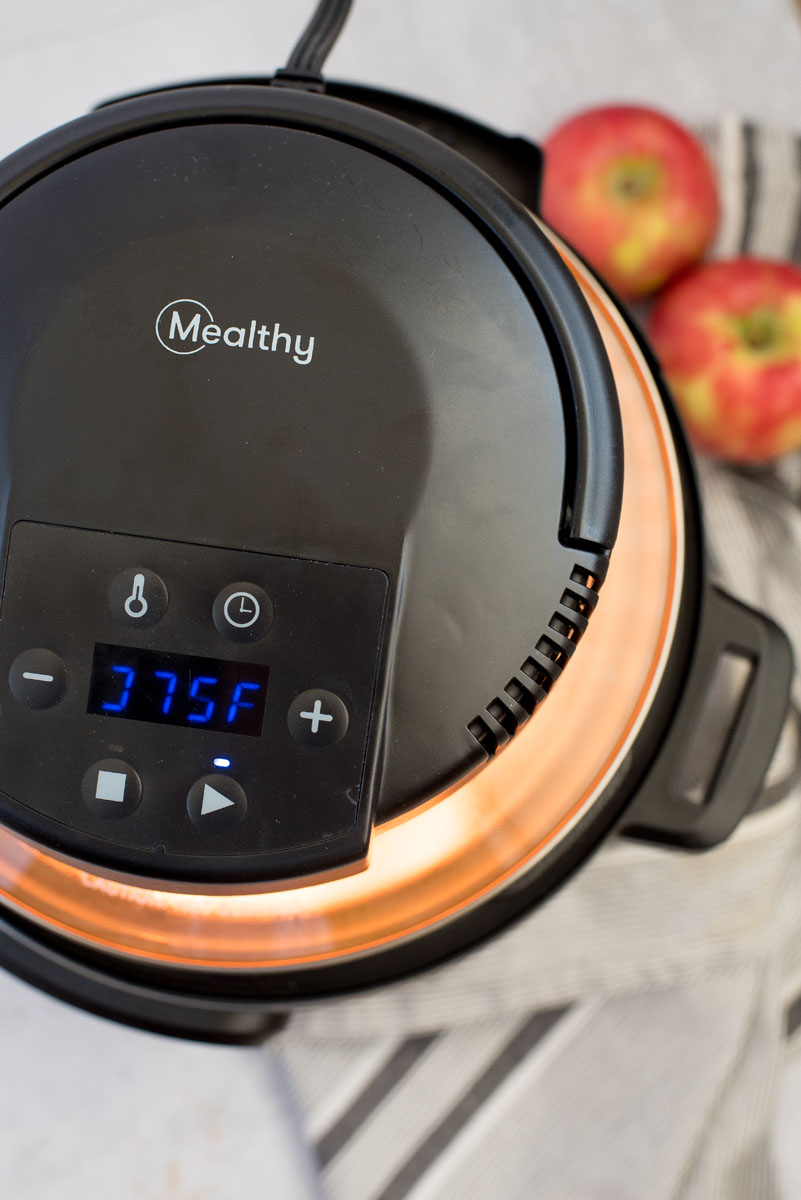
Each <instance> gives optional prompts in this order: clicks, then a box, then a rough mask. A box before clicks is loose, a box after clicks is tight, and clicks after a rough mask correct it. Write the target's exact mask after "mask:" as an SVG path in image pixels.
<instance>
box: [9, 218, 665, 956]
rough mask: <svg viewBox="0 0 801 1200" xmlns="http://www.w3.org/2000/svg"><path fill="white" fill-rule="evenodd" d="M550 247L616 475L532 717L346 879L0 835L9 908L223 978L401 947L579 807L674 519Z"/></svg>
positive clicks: (589, 794)
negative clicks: (610, 511) (609, 522)
mask: <svg viewBox="0 0 801 1200" xmlns="http://www.w3.org/2000/svg"><path fill="white" fill-rule="evenodd" d="M554 240H555V239H554ZM560 250H562V252H563V255H564V257H565V259H566V261H567V263H568V265H569V266H570V268H571V270H572V271H573V273H574V275H575V276H576V278H577V279H578V281H579V283H580V285H581V287H582V290H583V291H584V294H585V297H586V299H587V300H588V302H589V303H590V306H591V308H592V310H593V313H594V316H595V319H596V321H597V323H598V325H599V328H600V330H601V333H602V335H603V338H604V342H605V344H606V348H607V351H608V354H609V357H610V360H611V362H612V367H613V370H614V374H615V379H616V383H617V387H618V392H619V396H620V402H621V409H622V414H623V428H624V438H625V456H626V474H625V486H624V496H623V512H622V519H621V525H620V533H619V537H618V541H617V545H616V548H615V550H614V553H613V555H612V560H611V565H610V569H609V574H608V576H607V580H606V583H605V584H604V587H603V589H602V592H601V598H600V601H599V604H598V608H597V612H596V613H595V614H594V616H593V619H592V621H591V622H590V624H589V628H588V630H587V633H586V634H585V635H584V637H583V638H582V641H581V643H580V644H579V646H578V647H577V649H576V653H575V656H574V663H575V664H576V665H573V666H571V669H570V670H569V671H568V672H567V673H566V675H565V676H564V677H563V678H562V679H561V680H560V681H559V683H558V685H557V686H556V687H555V689H554V691H553V692H552V693H551V694H550V695H549V697H548V699H547V701H546V702H545V703H544V704H543V705H542V709H541V711H540V710H538V711H537V712H536V714H535V715H534V717H533V719H532V720H531V721H530V722H529V724H528V725H527V726H526V727H525V728H524V729H523V730H522V731H521V732H520V733H519V734H518V736H517V737H515V738H514V739H513V740H512V742H511V743H510V744H509V746H508V747H507V748H506V749H505V750H504V751H503V753H501V754H500V755H499V756H498V757H497V758H496V759H494V760H493V761H492V762H491V763H490V764H489V765H488V766H487V767H486V768H485V769H484V770H482V771H479V772H478V773H477V774H476V775H475V776H473V777H472V778H470V779H469V780H467V781H466V782H464V783H463V784H461V785H459V786H458V787H456V788H455V789H454V790H453V791H451V792H450V793H447V794H445V795H442V796H439V797H437V798H436V799H435V800H433V801H430V802H429V803H428V804H427V805H425V806H424V807H422V808H419V809H416V810H414V811H412V812H411V813H410V814H409V815H408V816H407V817H406V818H403V819H400V820H397V821H395V822H390V823H388V824H386V825H383V826H380V827H379V828H378V829H376V831H375V833H374V836H373V841H372V847H371V855H370V862H369V865H368V866H367V868H366V869H365V870H364V871H362V872H360V873H358V874H354V875H350V876H348V877H345V878H340V879H331V880H328V881H326V882H318V883H313V884H307V885H306V886H290V887H288V888H285V889H284V890H271V891H262V892H261V893H257V894H247V895H244V894H237V895H221V894H214V895H210V894H207V895H198V894H186V893H182V892H177V891H165V890H154V888H150V887H147V886H143V885H138V886H133V885H130V884H127V883H123V882H120V881H116V880H113V879H109V878H106V877H103V876H101V875H98V874H96V873H91V872H89V871H86V870H81V869H80V868H79V867H77V866H75V865H72V864H69V863H66V862H63V861H60V860H59V859H57V858H54V857H52V856H51V855H49V854H47V853H46V852H44V851H42V850H40V849H37V848H35V847H34V846H32V845H31V844H29V843H27V842H25V841H23V840H22V839H20V838H18V837H16V836H14V835H12V834H10V833H8V832H6V831H0V895H1V896H2V897H3V898H4V900H5V902H6V903H7V904H8V905H9V906H10V907H13V908H15V909H17V910H21V911H23V912H24V913H25V914H27V915H28V916H29V917H32V918H34V919H36V920H37V921H40V922H41V923H43V924H45V925H47V926H49V927H51V928H53V929H57V930H58V931H59V932H61V933H62V934H67V935H69V936H71V937H75V938H77V939H80V940H81V941H84V942H89V943H94V944H96V945H99V946H102V947H103V948H105V949H108V950H111V951H113V952H116V953H118V954H122V955H128V956H138V957H140V958H144V959H150V960H153V961H157V962H163V963H172V964H176V965H192V966H206V967H208V966H211V967H214V968H216V969H219V970H228V971H237V970H253V969H259V970H270V969H279V968H281V969H286V968H299V967H302V966H304V965H311V964H318V963H322V962H325V961H330V960H332V959H339V960H346V959H348V958H351V957H354V956H356V955H364V954H365V953H368V952H369V951H370V950H371V949H373V948H376V947H379V946H382V945H386V944H388V943H400V942H403V941H407V940H410V939H412V938H414V937H415V935H417V934H419V933H420V932H421V931H425V930H426V929H430V928H431V927H432V926H435V925H438V924H440V923H442V922H444V921H446V920H448V919H449V918H450V917H452V916H454V915H456V914H458V913H461V912H464V911H466V910H467V909H469V908H471V907H472V906H474V905H476V904H478V903H479V902H480V901H482V900H483V899H485V898H486V897H488V896H490V895H492V894H493V893H497V892H498V891H499V890H500V889H502V888H504V887H505V886H508V885H509V883H510V882H511V881H514V880H515V879H517V878H519V877H520V875H521V874H522V873H524V872H525V871H526V869H527V868H528V867H530V866H531V864H533V863H534V862H536V861H537V860H539V859H540V858H541V857H542V856H543V855H544V854H546V853H547V851H548V849H549V848H550V847H552V846H553V845H555V844H556V842H557V840H558V839H559V838H560V837H562V836H564V834H565V832H566V831H567V830H569V829H570V828H571V827H572V826H573V825H574V824H575V823H576V822H577V821H578V820H579V819H580V818H581V816H582V815H584V814H585V813H586V812H587V810H588V808H589V807H590V806H591V805H592V804H593V803H594V802H595V800H596V799H597V798H598V797H599V796H600V795H601V794H602V792H603V791H604V789H605V787H606V785H607V784H608V783H609V782H610V781H611V779H612V778H613V777H614V775H615V773H616V771H617V769H618V767H619V765H620V763H621V762H622V760H623V758H624V757H625V755H626V754H627V752H628V750H629V748H630V746H631V744H632V742H633V740H634V738H635V737H636V735H637V733H638V731H639V728H640V726H641V724H642V722H643V720H644V718H645V716H646V714H647V713H648V711H649V708H650V705H651V702H652V700H653V696H654V694H655V691H656V688H657V687H658V685H659V682H660V680H661V677H662V674H663V672H664V668H665V663H666V659H667V652H668V650H669V647H670V645H671V642H672V637H673V631H674V627H675V622H676V616H677V610H678V602H679V597H680V594H681V584H682V578H681V575H682V564H683V561H684V526H683V513H682V496H681V482H680V476H679V468H678V464H677V462H676V458H675V453H674V450H673V442H672V437H671V433H670V430H669V428H668V425H667V419H666V417H665V414H664V411H663V408H662V403H661V400H660V397H659V394H658V391H657V389H656V385H655V383H654V381H653V379H652V377H651V375H650V372H649V370H648V367H647V365H646V363H645V361H644V360H643V357H642V355H641V353H640V351H639V350H638V348H637V346H636V344H635V342H634V341H633V339H632V337H631V335H630V334H629V332H628V331H627V329H626V326H625V324H624V322H623V320H622V318H621V316H620V314H619V313H618V312H617V311H616V310H615V309H614V307H613V306H612V305H611V303H610V302H609V300H608V298H607V297H606V296H605V295H604V294H603V293H602V292H601V290H600V289H599V287H598V285H597V284H596V282H595V281H594V280H593V279H592V278H591V277H590V276H589V275H588V273H587V271H586V269H585V268H584V267H583V266H582V265H581V264H580V263H579V262H578V261H576V260H575V259H574V258H573V256H572V255H571V254H570V253H569V252H568V251H566V250H564V248H563V247H561V246H560ZM156 887H157V888H163V885H160V884H159V885H156Z"/></svg>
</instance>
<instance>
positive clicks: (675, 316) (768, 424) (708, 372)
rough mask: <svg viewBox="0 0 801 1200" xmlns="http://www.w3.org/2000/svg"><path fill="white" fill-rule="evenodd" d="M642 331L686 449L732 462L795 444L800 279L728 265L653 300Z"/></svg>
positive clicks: (799, 434)
mask: <svg viewBox="0 0 801 1200" xmlns="http://www.w3.org/2000/svg"><path fill="white" fill-rule="evenodd" d="M649 333H650V337H651V342H652V345H653V347H654V349H655V351H656V354H657V357H658V358H659V360H660V362H661V364H662V368H663V370H664V372H665V376H666V378H667V381H668V383H669V385H670V387H671V389H672V391H673V394H674V395H675V397H676V399H677V401H678V405H679V408H680V410H681V413H682V415H683V417H684V421H685V424H686V425H687V428H688V430H689V433H690V437H691V439H692V441H693V443H694V444H695V445H696V446H697V447H698V449H699V450H704V451H707V452H708V453H710V454H716V455H718V456H719V457H721V458H725V459H728V460H730V461H732V462H759V461H764V460H766V459H771V458H775V457H776V456H777V455H779V454H783V453H785V452H786V451H789V450H795V449H797V448H798V447H799V446H801V271H800V270H799V269H798V268H797V267H794V266H791V265H790V264H789V263H781V262H773V261H766V260H765V259H758V258H737V259H733V260H731V261H730V262H714V263H708V264H706V265H705V266H701V267H698V268H697V269H696V270H694V271H690V272H688V273H687V274H686V275H684V276H683V277H682V278H681V279H679V280H677V281H676V282H675V283H674V284H673V285H672V286H671V287H669V288H668V289H667V291H666V292H664V294H663V295H662V296H661V297H660V299H659V300H658V301H657V303H656V305H655V306H654V309H653V311H652V313H651V318H650V323H649Z"/></svg>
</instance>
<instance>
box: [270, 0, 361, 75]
mask: <svg viewBox="0 0 801 1200" xmlns="http://www.w3.org/2000/svg"><path fill="white" fill-rule="evenodd" d="M352 3H353V0H320V3H319V4H318V5H317V8H316V10H315V12H314V15H313V17H312V18H311V20H310V21H309V23H308V25H307V26H306V28H305V29H304V31H303V33H302V34H301V35H300V38H299V40H298V44H297V45H296V46H295V49H294V50H293V51H292V53H291V54H290V56H289V60H288V62H287V64H286V66H285V67H284V70H283V72H281V74H287V75H294V74H299V75H314V76H319V75H320V74H321V72H322V69H323V63H324V62H325V60H326V59H327V58H328V55H329V54H330V53H331V49H332V47H333V45H334V42H335V41H336V40H337V38H338V37H339V35H340V32H341V31H342V26H343V25H344V24H345V21H346V20H347V16H348V13H349V12H350V6H351V4H352Z"/></svg>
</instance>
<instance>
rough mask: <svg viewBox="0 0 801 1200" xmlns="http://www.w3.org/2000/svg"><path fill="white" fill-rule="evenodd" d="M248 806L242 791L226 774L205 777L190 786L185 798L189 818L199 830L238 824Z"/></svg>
mask: <svg viewBox="0 0 801 1200" xmlns="http://www.w3.org/2000/svg"><path fill="white" fill-rule="evenodd" d="M247 807H248V801H247V796H246V795H245V792H244V790H243V788H241V787H240V785H239V784H238V783H237V782H236V780H235V779H231V778H229V776H227V775H204V776H203V777H202V778H201V779H198V780H197V781H196V782H195V783H193V784H192V786H191V788H190V789H189V794H188V795H187V797H186V811H187V813H188V814H189V819H190V820H191V821H192V822H193V823H194V824H195V825H197V826H198V828H200V829H209V830H211V829H214V830H217V829H222V828H223V827H224V826H228V825H238V824H239V822H240V821H241V820H242V818H243V817H244V815H245V813H246V812H247Z"/></svg>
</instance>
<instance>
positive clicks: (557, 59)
mask: <svg viewBox="0 0 801 1200" xmlns="http://www.w3.org/2000/svg"><path fill="white" fill-rule="evenodd" d="M313 3H314V0H227V2H226V3H225V4H224V5H223V4H219V3H217V2H216V0H116V2H114V0H73V2H72V3H70V4H69V5H65V4H60V3H58V2H57V0H29V2H28V3H26V4H15V5H13V6H12V5H10V4H9V5H7V6H5V11H4V13H3V22H2V33H1V34H0V97H2V105H1V106H0V154H5V153H8V152H9V151H10V150H12V149H14V148H15V147H16V146H18V145H19V144H20V143H22V142H24V141H26V140H28V139H29V138H31V137H34V136H35V135H37V134H39V133H43V132H45V131H46V130H47V129H49V128H51V127H52V126H53V125H57V124H60V123H61V122H63V121H65V120H68V119H70V118H72V117H77V116H80V115H81V113H83V112H84V111H85V110H86V109H87V108H89V107H91V106H92V105H93V104H95V103H97V101H99V100H102V99H104V98H107V97H109V96H114V95H118V94H120V93H124V92H126V91H130V90H136V89H141V88H146V87H149V86H151V85H157V84H164V83H171V82H174V81H176V80H181V79H189V78H193V77H194V78H204V77H212V76H216V77H221V76H226V75H238V74H245V75H246V74H263V73H265V72H269V71H271V70H272V69H273V68H274V67H275V66H278V65H280V64H281V62H283V60H284V59H285V57H286V55H287V53H288V51H289V49H290V48H291V46H292V44H293V42H294V40H295V37H296V35H297V34H298V33H299V31H300V28H301V26H302V24H303V22H304V20H305V17H306V15H307V14H308V12H309V11H310V9H311V8H312V7H313ZM799 64H801V22H799V20H798V19H797V18H796V16H795V11H794V9H793V0H727V2H726V3H725V4H723V3H721V2H720V0H559V3H558V4H556V3H550V4H549V3H546V0H493V3H487V2H486V0H403V2H402V3H394V4H390V3H387V0H355V6H354V11H353V13H352V15H351V18H350V21H349V23H348V25H347V27H346V30H345V33H344V34H343V37H342V39H341V41H340V43H339V45H338V46H337V47H336V48H335V50H334V52H333V55H332V57H331V60H330V74H331V75H332V76H333V75H338V76H340V77H342V78H350V79H353V80H359V81H364V82H374V83H380V84H383V85H384V86H387V87H391V88H396V89H399V90H406V91H411V92H416V93H418V94H420V95H422V96H426V97H428V98H430V99H434V100H438V101H440V102H442V103H445V104H448V105H451V106H454V107H459V108H462V109H464V110H465V111H467V112H469V113H470V114H472V115H474V116H476V117H479V118H483V119H484V120H489V121H492V122H495V123H497V124H498V125H500V126H501V127H505V128H508V129H515V130H520V131H521V132H523V131H525V132H528V133H536V134H538V133H542V132H543V131H545V130H547V129H548V128H549V127H550V126H551V125H552V124H553V123H554V122H555V121H556V120H557V119H559V118H560V117H562V116H564V115H565V114H567V113H568V112H570V111H572V110H574V109H576V108H580V107H582V106H584V105H586V104H588V103H599V102H601V101H603V100H609V99H624V100H634V101H637V100H640V101H642V100H644V101H650V102H652V103H656V104H661V105H663V106H667V107H669V108H670V109H672V110H673V111H674V112H675V113H676V114H677V115H680V116H681V115H684V116H686V117H691V118H696V119H697V118H703V117H708V116H715V115H718V114H720V113H721V112H723V111H727V110H736V111H739V112H748V113H750V114H752V115H753V116H755V117H761V118H763V119H766V120H770V121H773V122H776V123H778V124H780V125H784V126H787V125H801V69H799Z"/></svg>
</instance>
